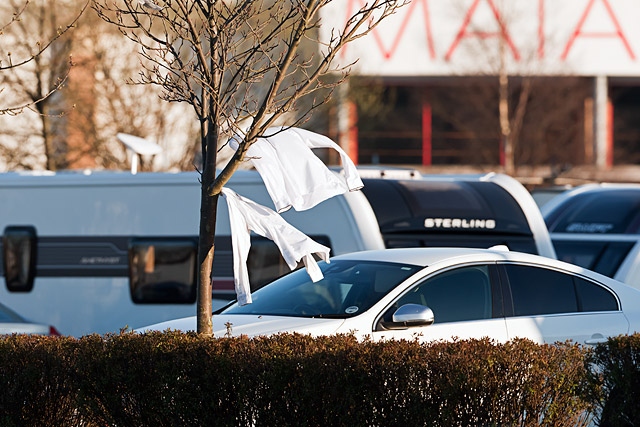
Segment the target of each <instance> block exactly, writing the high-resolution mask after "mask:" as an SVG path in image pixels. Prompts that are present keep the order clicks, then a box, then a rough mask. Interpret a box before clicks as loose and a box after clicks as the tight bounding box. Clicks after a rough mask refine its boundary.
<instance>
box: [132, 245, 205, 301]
mask: <svg viewBox="0 0 640 427" xmlns="http://www.w3.org/2000/svg"><path fill="white" fill-rule="evenodd" d="M197 253H198V245H197V240H195V239H179V238H176V239H172V238H156V239H133V240H132V241H131V244H130V248H129V286H130V291H131V299H132V300H133V302H134V303H136V304H141V303H145V304H149V303H172V304H193V303H194V302H195V301H196V267H197Z"/></svg>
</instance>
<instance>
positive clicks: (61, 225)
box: [0, 171, 384, 336]
mask: <svg viewBox="0 0 640 427" xmlns="http://www.w3.org/2000/svg"><path fill="white" fill-rule="evenodd" d="M198 178H199V175H198V174H197V173H195V172H186V173H185V172H183V173H139V174H131V173H129V172H59V173H4V174H0V200H2V202H1V204H0V231H3V239H2V256H3V262H2V269H1V270H0V272H1V274H2V276H3V277H4V279H5V280H4V282H5V283H4V285H1V286H0V302H2V303H3V304H5V305H8V306H10V307H11V308H12V309H14V310H15V311H17V312H18V313H19V314H21V315H23V316H25V317H28V318H29V319H32V320H33V321H37V322H40V323H46V324H50V325H54V326H55V327H56V328H57V329H58V330H59V331H60V333H62V334H65V335H72V336H82V335H86V334H89V333H100V334H102V333H107V332H118V331H119V330H120V329H122V328H126V327H128V328H131V329H133V328H137V327H140V326H143V325H148V324H151V323H157V322H161V321H164V320H168V319H175V318H178V317H185V316H190V315H194V314H195V312H196V308H195V298H196V290H195V277H196V268H197V255H196V252H197V235H198V229H199V215H200V184H199V182H198ZM228 187H229V188H232V189H233V190H235V191H236V192H237V193H238V194H240V195H243V196H245V197H248V198H250V199H251V200H253V201H255V202H257V203H260V204H263V205H265V206H269V207H271V208H273V203H272V201H271V199H270V197H269V195H268V193H267V191H266V188H265V187H264V184H263V182H262V179H261V178H260V175H259V174H258V173H257V172H255V171H238V172H236V173H235V174H234V176H233V178H232V179H231V181H230V182H229V184H228ZM219 203H220V204H219V207H218V220H217V226H216V227H217V228H216V239H215V243H216V250H215V254H214V263H213V275H214V277H213V288H214V294H213V298H214V309H215V308H217V307H219V306H221V305H222V304H223V303H226V302H227V301H229V300H231V299H233V298H234V297H235V294H234V291H233V265H232V251H231V239H230V231H229V218H228V211H227V207H226V204H225V201H224V198H220V202H219ZM282 216H283V217H284V218H285V219H286V220H287V221H288V222H289V223H290V224H292V225H293V226H295V227H296V228H298V229H299V230H301V231H302V232H304V233H305V234H307V235H308V236H310V237H312V238H313V239H314V240H316V241H318V242H319V243H321V244H324V245H325V246H328V247H330V248H331V255H332V256H333V255H339V254H344V253H348V252H353V251H358V250H367V249H380V248H383V247H384V243H383V240H382V237H381V234H380V230H379V228H378V224H377V221H376V218H375V215H374V213H373V211H372V209H371V206H370V205H369V202H368V201H367V199H366V197H365V196H364V195H363V194H362V193H361V192H359V191H355V192H351V193H347V194H344V195H342V196H336V197H333V198H331V199H329V200H327V201H325V202H323V203H321V204H319V205H318V206H316V207H314V208H313V209H310V210H308V211H304V212H296V211H293V210H290V211H287V212H285V213H284V214H282ZM248 266H249V271H250V279H251V282H252V286H256V287H258V286H260V285H262V284H264V283H266V282H267V281H269V280H271V279H273V278H275V277H278V276H280V275H282V274H284V273H286V272H287V271H288V270H289V269H288V267H287V265H286V263H285V262H284V260H283V259H282V258H281V256H280V253H279V251H278V249H277V246H276V245H275V244H273V243H272V242H271V241H269V240H267V239H262V238H257V236H256V238H255V239H253V242H252V246H251V253H250V255H249V261H248Z"/></svg>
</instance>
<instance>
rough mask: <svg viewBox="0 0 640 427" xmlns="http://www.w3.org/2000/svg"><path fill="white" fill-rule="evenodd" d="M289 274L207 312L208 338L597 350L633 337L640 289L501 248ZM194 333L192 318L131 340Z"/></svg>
mask: <svg viewBox="0 0 640 427" xmlns="http://www.w3.org/2000/svg"><path fill="white" fill-rule="evenodd" d="M320 265H321V268H322V271H323V274H324V278H323V279H322V280H320V281H318V282H316V283H314V282H312V281H311V280H310V278H309V275H308V274H307V273H306V271H304V270H297V271H295V272H293V273H291V274H288V275H286V276H284V277H282V278H279V279H276V280H275V281H273V282H271V283H269V284H267V285H265V286H264V287H262V288H261V289H259V290H257V291H255V292H254V293H253V294H252V297H253V303H251V304H247V305H242V306H241V305H238V304H237V303H232V304H231V305H229V306H227V307H226V308H223V309H222V310H220V311H218V312H216V313H214V315H213V327H214V335H215V336H225V335H227V334H229V333H230V334H232V335H234V336H237V335H248V336H258V335H269V334H276V333H281V332H298V333H303V334H312V335H330V334H338V333H345V334H348V333H354V334H355V335H357V336H358V337H360V338H372V339H376V340H377V339H414V338H418V339H420V340H423V341H430V340H441V339H445V340H446V339H452V338H454V337H457V338H460V339H470V338H482V337H489V338H492V339H494V340H496V341H498V342H506V341H508V340H511V339H514V338H517V337H521V338H529V339H531V340H534V341H536V342H539V343H553V342H557V341H565V340H573V341H575V342H577V343H581V344H596V343H599V342H603V341H605V340H606V339H607V337H610V336H617V335H620V334H627V333H631V332H635V331H640V290H638V289H633V288H631V287H629V286H627V285H625V284H623V283H620V282H618V281H616V280H613V279H611V278H609V277H606V276H603V275H600V274H598V273H595V272H592V271H589V270H586V269H584V268H582V267H578V266H576V265H573V264H568V263H564V262H560V261H557V260H553V259H549V258H545V257H540V256H537V255H532V254H525V253H519V252H511V251H508V250H507V249H506V248H504V247H503V248H492V249H471V248H403V249H386V250H378V251H365V252H358V253H351V254H347V255H341V256H337V257H334V258H332V259H331V260H330V263H324V262H322V263H320ZM167 329H173V330H183V331H187V330H195V329H196V318H195V317H189V318H183V319H177V320H174V321H169V322H164V323H159V324H155V325H151V326H148V327H145V328H141V329H139V330H138V332H145V331H164V330H167Z"/></svg>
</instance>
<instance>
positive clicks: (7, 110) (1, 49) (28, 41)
mask: <svg viewBox="0 0 640 427" xmlns="http://www.w3.org/2000/svg"><path fill="white" fill-rule="evenodd" d="M87 6H88V1H86V0H85V1H84V2H83V3H81V4H78V3H77V2H55V1H53V0H41V1H38V2H36V3H30V2H29V1H28V0H26V1H25V0H8V1H7V2H3V4H2V5H1V6H0V17H2V18H1V19H4V20H5V21H7V24H6V25H5V27H4V28H3V30H2V32H1V33H0V35H1V36H2V38H3V40H2V43H1V44H0V87H1V90H2V91H3V100H5V101H6V100H9V101H8V102H9V103H8V104H6V105H2V106H0V112H2V113H3V114H5V115H17V114H20V113H22V112H25V111H27V112H29V113H35V114H36V115H37V117H38V119H39V121H40V133H41V135H42V138H43V140H44V154H45V157H46V162H47V166H48V168H49V169H52V170H55V169H56V168H58V167H59V166H60V165H61V164H62V158H61V156H60V150H59V143H58V142H57V141H56V138H57V137H58V136H59V135H61V132H60V129H59V122H58V120H57V119H58V118H59V117H60V116H61V115H62V114H63V113H64V112H63V111H60V110H58V109H56V108H54V105H55V104H56V96H55V93H56V92H57V91H59V90H60V89H61V88H62V86H63V85H64V83H65V81H66V80H67V77H68V75H69V70H70V67H71V65H72V60H71V40H72V38H71V33H72V32H73V30H74V27H75V25H76V23H77V22H78V20H79V19H80V17H81V15H82V13H83V12H84V10H85V9H86V7H87ZM9 129H11V130H12V131H13V136H14V137H15V139H16V140H17V142H18V143H17V144H16V145H15V146H14V147H13V149H12V148H11V147H8V146H7V145H3V151H4V152H5V154H6V155H7V156H9V157H10V158H13V159H14V160H17V161H19V162H21V163H22V166H28V165H29V163H28V162H29V158H30V157H31V156H32V155H33V154H32V150H31V149H30V144H29V139H30V137H31V136H32V133H31V132H29V130H25V129H23V128H22V127H20V126H15V127H10V128H9ZM25 160H26V162H27V163H25Z"/></svg>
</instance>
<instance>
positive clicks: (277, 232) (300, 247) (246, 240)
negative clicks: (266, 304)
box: [222, 188, 330, 305]
mask: <svg viewBox="0 0 640 427" xmlns="http://www.w3.org/2000/svg"><path fill="white" fill-rule="evenodd" d="M222 195H223V196H224V197H225V199H226V201H227V206H228V207H229V221H230V223H231V243H232V247H233V270H234V274H233V276H234V282H235V288H236V295H237V297H238V303H239V304H240V305H244V304H250V303H251V301H252V300H251V287H250V285H249V271H248V268H247V257H248V256H249V249H250V247H251V238H250V232H251V231H254V232H255V233H257V234H259V235H261V236H263V237H266V238H268V239H271V240H273V242H274V243H275V244H276V245H277V246H278V248H279V249H280V252H281V253H282V257H283V258H284V260H285V261H286V263H287V265H288V266H289V268H290V269H291V270H293V269H295V268H296V267H297V266H298V262H300V261H301V260H302V261H303V262H304V265H305V267H306V269H307V272H308V273H309V276H310V277H311V280H312V281H314V282H316V281H318V280H320V279H322V278H323V275H322V271H321V270H320V267H319V266H318V264H317V262H316V260H315V259H314V257H313V254H317V255H319V256H320V258H321V259H323V260H325V261H327V262H329V251H330V249H329V248H327V247H326V246H323V245H321V244H320V243H318V242H316V241H314V240H313V239H311V238H310V237H308V236H307V235H306V234H304V233H303V232H301V231H300V230H298V229H297V228H295V227H294V226H292V225H291V224H289V223H288V222H286V221H285V220H284V219H283V218H282V217H281V216H280V215H278V214H277V213H276V212H274V211H273V210H271V209H269V208H267V207H265V206H262V205H260V204H258V203H255V202H253V201H252V200H249V199H247V198H245V197H242V196H240V195H239V194H237V193H236V192H235V191H233V190H231V189H229V188H223V189H222Z"/></svg>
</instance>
